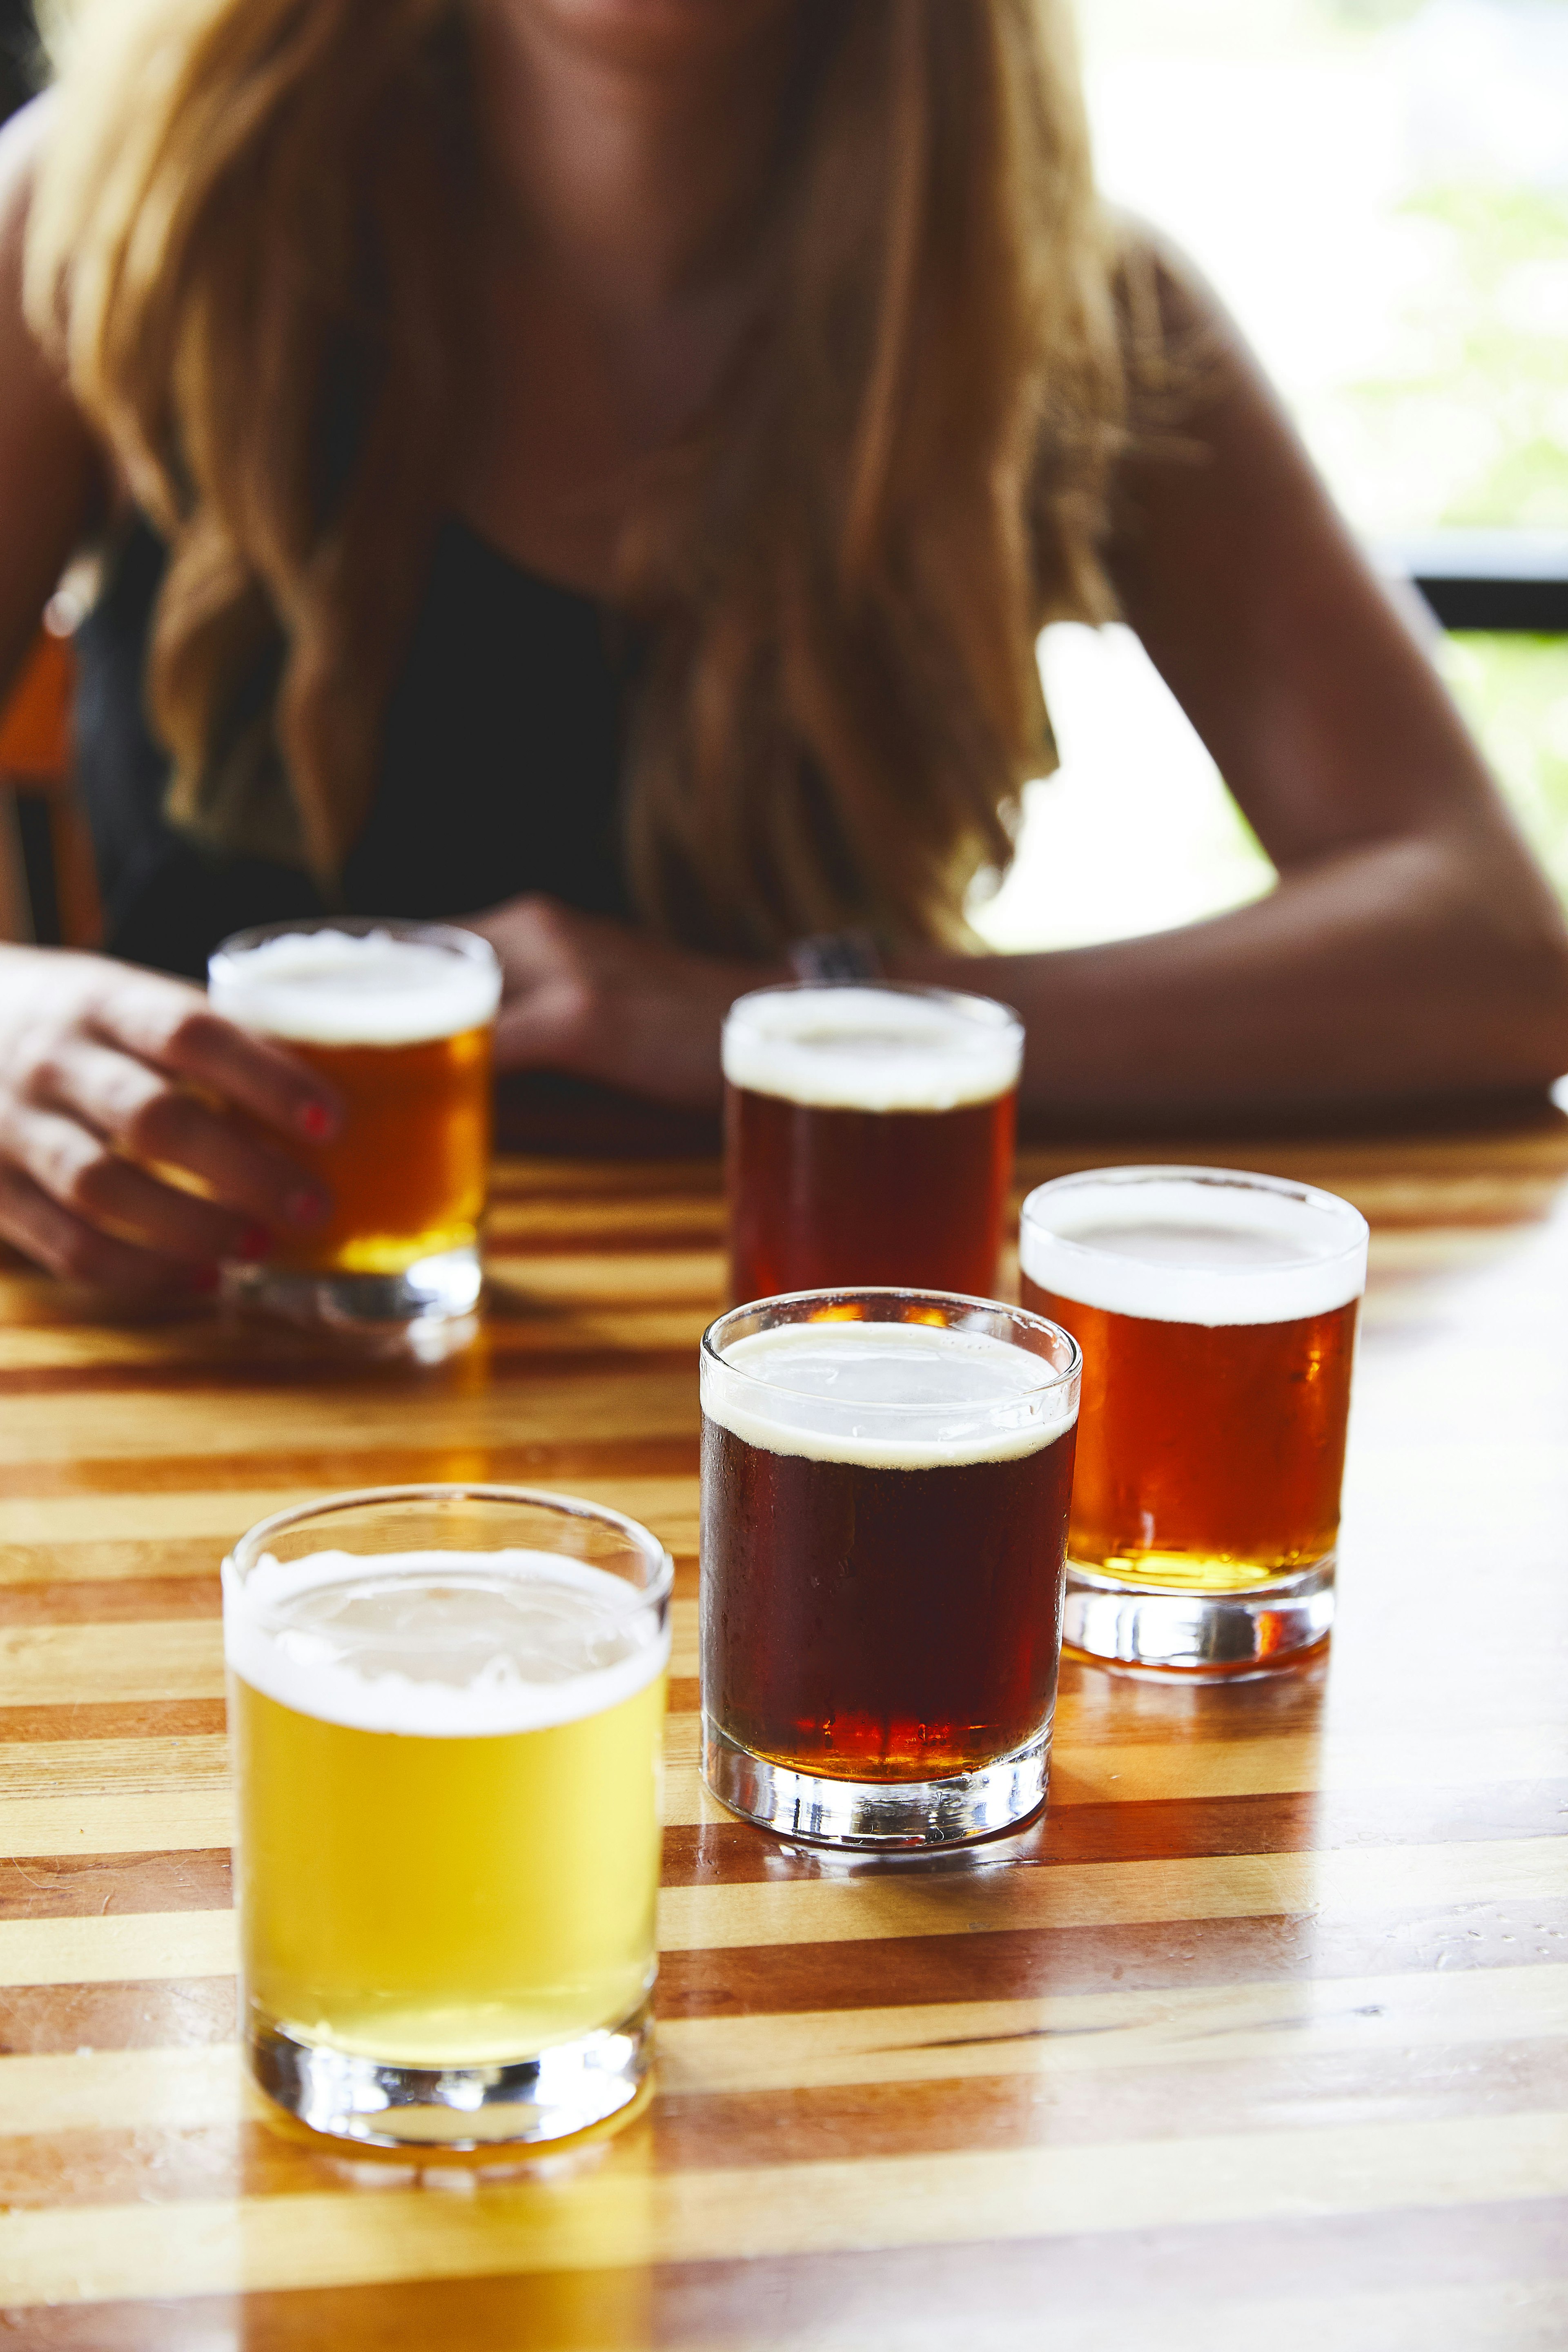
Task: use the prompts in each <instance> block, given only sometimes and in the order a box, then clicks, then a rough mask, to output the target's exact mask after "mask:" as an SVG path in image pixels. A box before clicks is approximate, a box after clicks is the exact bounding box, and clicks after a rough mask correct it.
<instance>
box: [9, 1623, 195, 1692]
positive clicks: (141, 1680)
mask: <svg viewBox="0 0 1568 2352" xmlns="http://www.w3.org/2000/svg"><path fill="white" fill-rule="evenodd" d="M87 1696H91V1697H93V1698H95V1699H121V1700H124V1699H176V1698H221V1697H222V1696H223V1629H222V1627H221V1625H219V1623H218V1622H217V1621H216V1619H215V1618H171V1619H168V1620H166V1621H164V1622H162V1623H156V1624H151V1625H138V1624H131V1625H112V1624H110V1625H19V1626H14V1627H11V1628H9V1629H7V1630H5V1631H0V1706H68V1705H70V1704H71V1702H72V1701H74V1700H79V1699H81V1698H84V1697H87Z"/></svg>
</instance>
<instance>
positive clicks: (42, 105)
mask: <svg viewBox="0 0 1568 2352" xmlns="http://www.w3.org/2000/svg"><path fill="white" fill-rule="evenodd" d="M53 115H54V103H53V100H52V99H51V98H50V97H49V95H48V94H47V92H46V93H45V94H44V96H42V97H41V98H35V99H34V100H31V102H30V103H29V104H28V105H26V106H24V107H23V108H22V110H21V111H20V112H19V113H16V114H14V115H13V116H12V117H11V119H10V121H8V122H7V123H5V126H4V127H3V128H0V365H3V366H4V367H5V371H6V372H7V373H10V372H11V371H12V370H13V369H15V368H16V365H17V364H18V362H25V363H26V380H27V385H28V390H29V393H30V394H35V395H37V394H44V393H45V392H46V388H47V386H48V385H50V384H52V385H53V387H54V389H55V392H56V394H57V395H58V400H59V403H60V406H61V410H62V412H65V411H68V410H69V409H70V408H71V406H72V404H71V400H70V395H69V394H68V392H67V390H66V386H65V382H64V375H63V371H62V369H61V367H60V366H59V364H58V362H56V361H54V360H53V359H52V358H48V357H47V356H46V354H45V352H44V350H43V347H42V345H41V344H40V342H39V340H38V337H37V333H36V332H35V331H34V329H33V327H32V326H31V324H30V323H29V321H28V319H27V315H26V297H25V292H24V286H25V278H26V250H27V230H28V225H29V223H30V221H31V219H32V213H33V198H34V193H35V190H36V187H37V177H38V170H39V166H40V164H41V163H42V160H43V156H44V152H45V148H46V145H47V139H48V134H49V125H50V121H51V120H52V118H53Z"/></svg>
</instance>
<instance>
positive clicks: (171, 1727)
mask: <svg viewBox="0 0 1568 2352" xmlns="http://www.w3.org/2000/svg"><path fill="white" fill-rule="evenodd" d="M224 1727H225V1717H224V1704H223V1701H222V1699H221V1698H169V1699H79V1700H73V1701H72V1702H71V1703H70V1704H69V1705H68V1706H0V1742H4V1741H10V1740H18V1741H19V1740H25V1739H190V1738H200V1737H203V1736H207V1737H210V1736H211V1734H212V1733H214V1732H216V1731H222V1730H223V1729H224ZM27 1867H28V1868H29V1870H31V1869H32V1868H34V1867H35V1865H34V1864H31V1863H29V1864H28V1865H27Z"/></svg>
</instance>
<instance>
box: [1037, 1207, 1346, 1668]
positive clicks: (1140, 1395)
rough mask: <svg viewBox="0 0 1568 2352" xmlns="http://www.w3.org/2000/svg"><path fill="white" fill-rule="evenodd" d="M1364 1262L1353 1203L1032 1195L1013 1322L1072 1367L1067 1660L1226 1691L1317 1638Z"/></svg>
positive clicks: (1329, 1573)
mask: <svg viewBox="0 0 1568 2352" xmlns="http://www.w3.org/2000/svg"><path fill="white" fill-rule="evenodd" d="M1366 1242H1367V1235H1366V1225H1365V1223H1364V1221H1363V1219H1362V1217H1361V1216H1360V1215H1359V1214H1358V1213H1357V1212H1356V1211H1355V1210H1354V1209H1352V1207H1351V1206H1350V1204H1349V1202H1345V1201H1341V1200H1338V1199H1336V1198H1335V1197H1334V1195H1333V1194H1332V1193H1330V1192H1317V1191H1315V1190H1314V1189H1313V1188H1312V1187H1311V1186H1310V1185H1307V1184H1293V1183H1288V1182H1284V1181H1281V1180H1280V1179H1279V1178H1276V1177H1271V1176H1252V1175H1247V1174H1244V1173H1240V1172H1238V1171H1234V1170H1229V1169H1221V1168H1112V1169H1100V1170H1097V1171H1091V1172H1089V1173H1088V1174H1085V1175H1081V1176H1065V1177H1062V1178H1059V1179H1058V1181H1056V1182H1055V1183H1051V1184H1042V1185H1041V1186H1040V1187H1039V1188H1038V1190H1037V1191H1036V1192H1031V1193H1030V1195H1029V1197H1028V1199H1027V1200H1026V1202H1025V1203H1024V1218H1023V1232H1022V1237H1021V1242H1020V1254H1021V1262H1022V1268H1023V1296H1024V1300H1025V1304H1026V1306H1028V1307H1031V1308H1034V1309H1035V1310H1037V1312H1039V1313H1041V1314H1048V1315H1051V1316H1054V1317H1056V1318H1058V1320H1059V1321H1060V1322H1061V1323H1063V1324H1064V1325H1065V1326H1066V1328H1068V1330H1070V1331H1071V1332H1072V1334H1073V1336H1074V1338H1075V1339H1077V1340H1078V1342H1079V1346H1080V1347H1081V1349H1083V1359H1084V1375H1083V1414H1082V1423H1081V1429H1080V1434H1079V1449H1078V1475H1077V1480H1076V1483H1075V1486H1074V1492H1073V1510H1072V1528H1071V1532H1070V1535H1069V1537H1068V1602H1067V1634H1066V1638H1067V1640H1068V1643H1069V1644H1070V1645H1071V1646H1072V1647H1074V1648H1075V1649H1078V1650H1081V1651H1083V1652H1085V1653H1086V1654H1089V1655H1091V1656H1096V1657H1103V1658H1108V1659H1113V1660H1116V1661H1119V1662H1121V1663H1122V1664H1128V1665H1138V1666H1153V1667H1162V1668H1168V1669H1174V1670H1177V1671H1182V1672H1188V1673H1191V1672H1198V1673H1204V1672H1209V1673H1221V1674H1236V1673H1238V1672H1242V1673H1246V1672H1258V1671H1259V1670H1261V1669H1263V1668H1267V1667H1268V1666H1271V1665H1274V1664H1279V1663H1281V1662H1282V1661H1284V1660H1286V1659H1288V1658H1289V1657H1290V1656H1292V1655H1294V1654H1296V1653H1297V1652H1299V1651H1300V1650H1302V1649H1304V1648H1309V1647H1310V1646H1311V1645H1312V1644H1313V1643H1316V1642H1320V1641H1321V1640H1322V1639H1323V1637H1324V1635H1325V1634H1326V1633H1327V1632H1328V1630H1329V1626H1330V1623H1331V1620H1332V1615H1333V1604H1334V1565H1335V1547H1336V1545H1337V1542H1338V1538H1339V1521H1340V1486H1341V1481H1342V1476H1343V1473H1344V1458H1345V1427H1346V1420H1347V1416H1348V1414H1349V1410H1350V1390H1351V1361H1352V1352H1353V1349H1354V1344H1355V1327H1356V1310H1357V1305H1358V1302H1359V1300H1360V1298H1361V1295H1362V1291H1363V1288H1364V1287H1365V1283H1366Z"/></svg>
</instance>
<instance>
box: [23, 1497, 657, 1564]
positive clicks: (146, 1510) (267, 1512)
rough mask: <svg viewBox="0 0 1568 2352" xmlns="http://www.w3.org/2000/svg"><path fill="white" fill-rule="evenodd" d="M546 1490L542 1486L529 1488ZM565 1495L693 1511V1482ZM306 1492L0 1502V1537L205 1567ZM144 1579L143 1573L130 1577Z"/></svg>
mask: <svg viewBox="0 0 1568 2352" xmlns="http://www.w3.org/2000/svg"><path fill="white" fill-rule="evenodd" d="M534 1483H536V1484H537V1485H540V1486H548V1484H549V1481H548V1480H547V1479H539V1480H537V1481H535V1482H534ZM572 1491H573V1493H574V1495H582V1496H584V1497H585V1498H586V1499H587V1500H588V1501H589V1502H599V1503H609V1504H612V1505H613V1506H614V1507H615V1508H616V1510H618V1511H628V1512H629V1513H630V1514H631V1516H632V1517H633V1518H647V1519H650V1520H651V1519H655V1518H658V1517H660V1516H661V1515H662V1514H664V1513H666V1512H668V1511H672V1510H673V1511H676V1512H678V1513H679V1515H680V1516H682V1517H685V1516H687V1515H688V1514H689V1513H690V1512H691V1511H692V1510H693V1509H694V1507H695V1502H696V1492H697V1483H696V1480H695V1479H693V1478H674V1477H670V1478H589V1479H585V1480H574V1482H573V1487H572ZM320 1493H321V1490H320V1489H319V1488H313V1487H309V1486H264V1487H252V1488H249V1489H246V1488H235V1487H223V1486H219V1487H214V1488H211V1489H198V1490H195V1491H189V1490H187V1491H186V1492H184V1493H181V1492H180V1491H179V1490H178V1489H177V1488H174V1489H169V1490H166V1491H162V1492H159V1493H155V1494H147V1495H47V1496H6V1498H5V1501H4V1503H0V1534H3V1535H4V1537H5V1541H6V1543H8V1544H12V1543H14V1544H34V1545H54V1544H59V1545H69V1544H79V1543H90V1544H105V1545H107V1544H112V1543H113V1542H115V1541H120V1542H125V1543H129V1542H142V1543H159V1542H173V1541H175V1540H179V1539H189V1538H195V1537H206V1538H210V1540H211V1542H212V1544H213V1546H214V1553H213V1568H214V1571H215V1573H216V1569H217V1565H218V1562H219V1561H220V1560H221V1559H222V1558H223V1555H224V1553H225V1552H226V1550H227V1549H228V1547H229V1545H230V1544H232V1543H233V1541H234V1539H235V1538H236V1536H237V1535H241V1534H243V1533H244V1531H245V1529H246V1528H248V1527H251V1526H253V1525H254V1524H255V1522H256V1521H257V1520H258V1519H267V1518H270V1517H271V1516H272V1514H273V1513H274V1511H286V1510H291V1509H294V1508H296V1507H299V1506H300V1505H302V1504H305V1503H310V1502H313V1501H316V1500H318V1499H319V1497H320ZM138 1572H139V1573H142V1574H144V1573H145V1570H139V1571H138Z"/></svg>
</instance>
